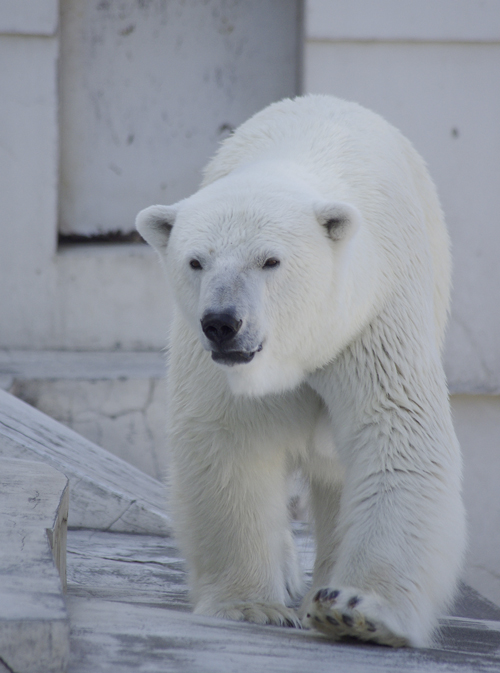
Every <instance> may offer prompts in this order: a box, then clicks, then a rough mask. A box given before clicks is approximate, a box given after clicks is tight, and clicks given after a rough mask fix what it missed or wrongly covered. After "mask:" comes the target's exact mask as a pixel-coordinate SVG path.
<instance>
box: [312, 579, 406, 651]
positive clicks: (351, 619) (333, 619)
mask: <svg viewBox="0 0 500 673" xmlns="http://www.w3.org/2000/svg"><path fill="white" fill-rule="evenodd" d="M382 603H383V601H382V599H380V598H378V597H376V596H374V595H369V594H363V592H360V591H357V590H356V589H353V588H350V587H344V588H342V589H336V588H333V587H324V588H321V589H319V590H318V591H316V593H315V594H314V595H313V597H312V599H311V600H310V601H309V604H308V605H307V608H306V611H305V612H306V614H305V619H304V620H303V623H304V626H305V627H306V628H313V629H316V630H318V631H320V632H321V633H323V634H325V635H326V636H328V637H329V638H332V639H334V640H340V639H341V638H345V637H350V638H356V639H357V640H362V641H368V642H374V643H378V644H379V645H390V646H391V647H405V646H407V645H409V642H408V640H407V639H406V638H405V637H404V636H402V635H399V634H397V633H394V632H393V631H392V630H391V629H390V628H389V627H388V626H387V624H386V623H385V621H384V619H383V615H382V612H383V608H382V605H381V604H382Z"/></svg>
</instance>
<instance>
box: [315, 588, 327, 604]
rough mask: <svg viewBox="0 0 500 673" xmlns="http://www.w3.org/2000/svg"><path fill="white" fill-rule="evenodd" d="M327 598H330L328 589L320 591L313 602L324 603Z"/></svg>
mask: <svg viewBox="0 0 500 673" xmlns="http://www.w3.org/2000/svg"><path fill="white" fill-rule="evenodd" d="M327 596H328V589H320V590H319V591H318V592H317V594H316V595H315V596H314V599H313V600H314V601H316V603H317V602H318V601H324V600H325V598H326V597H327Z"/></svg>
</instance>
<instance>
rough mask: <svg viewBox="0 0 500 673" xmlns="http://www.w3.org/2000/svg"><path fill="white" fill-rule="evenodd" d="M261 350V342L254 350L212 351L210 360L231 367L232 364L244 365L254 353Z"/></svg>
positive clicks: (251, 358)
mask: <svg viewBox="0 0 500 673" xmlns="http://www.w3.org/2000/svg"><path fill="white" fill-rule="evenodd" d="M261 350H262V344H260V346H259V347H258V348H257V350H255V351H251V352H248V351H212V360H213V361H214V362H217V363H218V364H219V365H226V366H228V367H232V366H233V365H244V364H247V363H248V362H251V360H253V358H254V355H255V353H258V352H259V351H261Z"/></svg>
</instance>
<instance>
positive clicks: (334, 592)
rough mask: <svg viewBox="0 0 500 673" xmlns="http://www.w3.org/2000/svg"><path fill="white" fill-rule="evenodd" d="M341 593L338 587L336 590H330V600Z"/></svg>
mask: <svg viewBox="0 0 500 673" xmlns="http://www.w3.org/2000/svg"><path fill="white" fill-rule="evenodd" d="M339 593H340V591H337V590H336V589H335V590H334V591H330V593H329V594H328V600H329V601H332V602H333V601H334V600H335V599H336V598H337V596H338V595H339Z"/></svg>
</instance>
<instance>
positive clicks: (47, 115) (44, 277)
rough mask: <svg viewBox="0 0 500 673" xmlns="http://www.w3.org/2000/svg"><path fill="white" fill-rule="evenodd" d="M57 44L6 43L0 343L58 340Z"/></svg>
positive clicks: (0, 147)
mask: <svg viewBox="0 0 500 673" xmlns="http://www.w3.org/2000/svg"><path fill="white" fill-rule="evenodd" d="M57 55H58V51H57V40H56V39H55V38H48V37H31V36H30V37H12V36H0V101H1V105H0V203H1V204H2V205H1V210H0V230H1V232H2V245H1V246H0V280H1V283H2V291H1V292H0V315H2V326H1V328H0V330H1V336H0V343H2V344H15V343H18V344H19V346H20V347H22V345H23V344H26V343H29V342H33V343H38V344H40V343H41V342H43V341H44V340H48V341H50V340H51V339H53V338H54V336H55V334H56V325H55V312H56V306H55V302H54V297H55V294H56V284H55V283H56V275H55V266H54V263H53V258H54V254H55V246H56V237H55V221H56V210H57V208H56V206H57V191H56V190H57V152H58V128H57V106H56V100H57V99H56V81H57V77H56V64H57Z"/></svg>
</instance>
